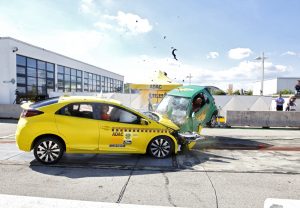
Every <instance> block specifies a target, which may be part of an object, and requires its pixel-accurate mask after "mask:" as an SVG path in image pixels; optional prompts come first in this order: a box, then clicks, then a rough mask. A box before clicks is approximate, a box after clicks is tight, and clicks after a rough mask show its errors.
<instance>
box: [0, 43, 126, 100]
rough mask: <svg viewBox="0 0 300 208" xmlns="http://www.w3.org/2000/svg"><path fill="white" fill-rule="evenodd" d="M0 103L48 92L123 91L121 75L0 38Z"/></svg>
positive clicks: (45, 94)
mask: <svg viewBox="0 0 300 208" xmlns="http://www.w3.org/2000/svg"><path fill="white" fill-rule="evenodd" d="M0 54H1V55H0V75H1V76H0V104H13V103H18V101H19V99H20V98H21V99H35V100H39V99H44V98H47V97H49V94H50V93H51V92H60V93H68V92H69V93H73V92H78V93H84V94H92V93H94V94H95V93H97V92H99V93H100V92H103V93H107V92H122V91H123V83H124V76H122V75H119V74H116V73H114V72H111V71H108V70H105V69H102V68H99V67H96V66H93V65H90V64H87V63H84V62H81V61H78V60H75V59H72V58H69V57H67V56H64V55H61V54H58V53H55V52H52V51H49V50H46V49H44V48H40V47H37V46H34V45H31V44H28V43H25V42H22V41H19V40H16V39H13V38H10V37H0Z"/></svg>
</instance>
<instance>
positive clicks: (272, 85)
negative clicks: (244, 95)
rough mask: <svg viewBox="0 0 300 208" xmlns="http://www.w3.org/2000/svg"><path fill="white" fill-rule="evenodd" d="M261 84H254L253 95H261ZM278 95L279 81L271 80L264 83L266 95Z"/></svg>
mask: <svg viewBox="0 0 300 208" xmlns="http://www.w3.org/2000/svg"><path fill="white" fill-rule="evenodd" d="M260 88H261V82H255V83H254V84H253V95H260ZM275 93H277V79H269V80H265V81H264V91H263V94H264V95H272V94H275Z"/></svg>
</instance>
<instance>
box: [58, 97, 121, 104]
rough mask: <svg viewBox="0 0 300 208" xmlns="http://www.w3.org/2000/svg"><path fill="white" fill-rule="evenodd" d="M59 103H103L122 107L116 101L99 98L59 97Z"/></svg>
mask: <svg viewBox="0 0 300 208" xmlns="http://www.w3.org/2000/svg"><path fill="white" fill-rule="evenodd" d="M58 102H59V103H63V102H103V103H110V104H116V105H121V104H122V103H121V102H120V101H117V100H114V99H106V98H101V97H97V96H61V97H59V101H58Z"/></svg>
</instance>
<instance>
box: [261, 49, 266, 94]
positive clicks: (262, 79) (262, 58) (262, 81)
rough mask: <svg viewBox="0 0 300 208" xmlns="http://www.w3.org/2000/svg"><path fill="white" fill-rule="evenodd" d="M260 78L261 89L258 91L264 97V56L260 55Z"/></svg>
mask: <svg viewBox="0 0 300 208" xmlns="http://www.w3.org/2000/svg"><path fill="white" fill-rule="evenodd" d="M261 60H262V76H261V89H260V95H261V96H263V95H264V79H265V54H264V52H263V53H262V57H261Z"/></svg>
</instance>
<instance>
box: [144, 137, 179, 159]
mask: <svg viewBox="0 0 300 208" xmlns="http://www.w3.org/2000/svg"><path fill="white" fill-rule="evenodd" d="M173 146H174V145H173V141H172V140H171V139H170V138H168V137H164V136H159V137H156V138H154V139H152V140H151V142H150V143H149V145H148V152H149V154H150V155H151V156H152V157H155V158H158V159H163V158H166V157H169V156H170V155H171V154H172V152H173Z"/></svg>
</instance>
